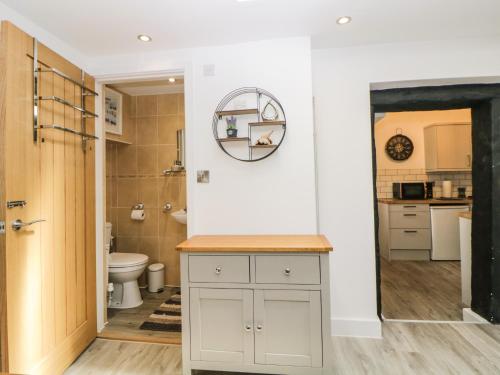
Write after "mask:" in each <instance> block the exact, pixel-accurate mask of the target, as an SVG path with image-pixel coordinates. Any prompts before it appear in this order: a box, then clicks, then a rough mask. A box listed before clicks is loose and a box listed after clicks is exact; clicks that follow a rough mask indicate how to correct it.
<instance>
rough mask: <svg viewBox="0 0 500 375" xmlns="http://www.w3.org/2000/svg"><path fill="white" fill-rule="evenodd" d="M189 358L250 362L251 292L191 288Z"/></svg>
mask: <svg viewBox="0 0 500 375" xmlns="http://www.w3.org/2000/svg"><path fill="white" fill-rule="evenodd" d="M189 297H190V306H191V309H190V310H191V314H190V315H191V330H192V332H195V334H193V335H191V358H192V359H193V360H197V361H220V362H232V363H240V364H243V363H252V362H253V356H254V353H253V350H254V338H253V329H252V328H253V292H252V291H251V290H241V289H202V288H192V289H191V292H190V296H189Z"/></svg>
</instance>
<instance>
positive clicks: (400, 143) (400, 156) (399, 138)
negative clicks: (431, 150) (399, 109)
mask: <svg viewBox="0 0 500 375" xmlns="http://www.w3.org/2000/svg"><path fill="white" fill-rule="evenodd" d="M413 148H414V147H413V142H412V141H411V139H410V138H408V137H407V136H406V135H403V130H402V129H401V128H398V129H396V135H394V136H392V137H391V138H389V140H388V141H387V143H386V144H385V152H387V155H389V157H390V158H391V159H392V160H396V161H404V160H408V159H409V158H410V156H411V154H412V153H413Z"/></svg>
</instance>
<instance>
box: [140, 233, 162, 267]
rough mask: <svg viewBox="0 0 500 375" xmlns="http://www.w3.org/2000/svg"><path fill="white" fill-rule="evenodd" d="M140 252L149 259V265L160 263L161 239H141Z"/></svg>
mask: <svg viewBox="0 0 500 375" xmlns="http://www.w3.org/2000/svg"><path fill="white" fill-rule="evenodd" d="M138 251H139V252H140V253H141V254H144V255H147V256H148V257H149V262H148V264H152V263H158V262H159V260H160V239H159V238H158V236H153V237H139V248H138Z"/></svg>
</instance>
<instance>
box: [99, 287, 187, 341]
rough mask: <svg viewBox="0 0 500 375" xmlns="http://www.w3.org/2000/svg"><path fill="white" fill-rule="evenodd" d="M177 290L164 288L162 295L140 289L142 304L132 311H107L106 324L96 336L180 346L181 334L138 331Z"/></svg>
mask: <svg viewBox="0 0 500 375" xmlns="http://www.w3.org/2000/svg"><path fill="white" fill-rule="evenodd" d="M178 290H179V288H165V290H164V291H163V292H162V293H149V292H148V291H147V289H141V294H142V298H143V300H144V303H143V304H142V305H141V306H139V307H136V308H133V309H123V310H119V309H108V324H107V325H106V327H105V328H104V329H103V330H102V332H100V333H99V334H98V335H97V336H98V337H102V338H108V339H116V340H130V341H140V342H156V343H167V344H180V343H181V333H179V332H161V331H149V330H143V329H139V327H140V326H141V324H142V323H143V322H144V321H145V320H146V319H147V318H148V317H149V315H151V314H152V313H153V311H154V310H156V309H157V308H158V307H159V306H160V305H161V304H162V303H163V302H165V301H166V300H167V299H168V298H169V297H170V296H171V295H172V294H174V293H175V292H176V291H178Z"/></svg>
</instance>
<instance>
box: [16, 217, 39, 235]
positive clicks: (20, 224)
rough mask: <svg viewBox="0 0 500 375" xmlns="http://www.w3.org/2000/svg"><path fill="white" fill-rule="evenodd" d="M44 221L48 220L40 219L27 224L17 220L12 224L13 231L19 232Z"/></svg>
mask: <svg viewBox="0 0 500 375" xmlns="http://www.w3.org/2000/svg"><path fill="white" fill-rule="evenodd" d="M42 221H46V220H45V219H38V220H33V221H28V222H27V223H25V222H23V221H22V220H21V219H17V220H14V221H13V222H12V229H13V230H15V231H16V232H17V231H18V230H20V229H21V228H24V227H27V226H30V225H33V224H35V223H41V222H42Z"/></svg>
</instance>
